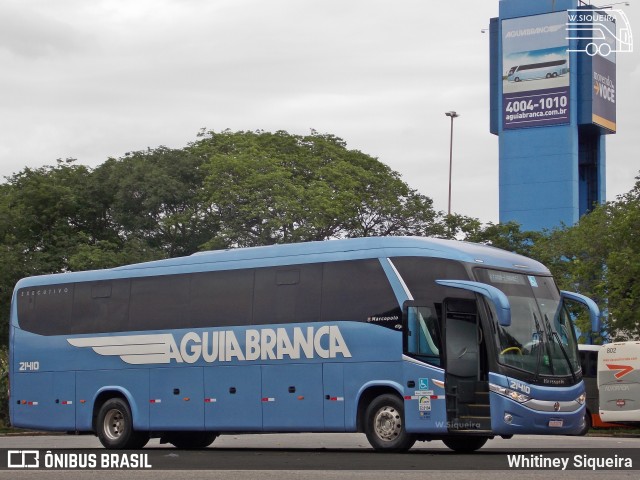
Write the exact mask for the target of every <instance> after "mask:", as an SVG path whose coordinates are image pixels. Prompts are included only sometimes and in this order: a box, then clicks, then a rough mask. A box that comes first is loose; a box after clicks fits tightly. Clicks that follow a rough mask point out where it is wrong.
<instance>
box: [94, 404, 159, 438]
mask: <svg viewBox="0 0 640 480" xmlns="http://www.w3.org/2000/svg"><path fill="white" fill-rule="evenodd" d="M96 435H97V436H98V439H99V440H100V443H102V445H103V446H104V447H105V448H109V449H117V450H129V449H138V448H142V447H144V446H145V445H146V444H147V442H148V441H149V434H148V433H147V432H138V431H136V430H134V429H133V416H132V415H131V409H130V408H129V404H128V403H127V402H126V401H125V400H124V399H122V398H111V399H109V400H107V401H106V402H104V404H103V405H102V406H101V407H100V410H99V411H98V417H97V421H96Z"/></svg>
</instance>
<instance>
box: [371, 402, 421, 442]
mask: <svg viewBox="0 0 640 480" xmlns="http://www.w3.org/2000/svg"><path fill="white" fill-rule="evenodd" d="M365 418H366V425H365V433H366V435H367V440H369V443H370V444H371V446H372V447H373V448H374V449H376V450H378V451H384V452H404V451H407V450H409V449H410V448H411V447H412V446H413V444H414V443H415V442H416V439H415V437H414V436H413V435H411V434H409V433H407V431H406V429H405V425H404V403H403V401H402V400H401V399H400V398H399V397H397V396H396V395H393V394H385V395H380V396H379V397H376V398H375V399H374V400H373V401H372V402H371V403H370V404H369V406H368V407H367V411H366V414H365Z"/></svg>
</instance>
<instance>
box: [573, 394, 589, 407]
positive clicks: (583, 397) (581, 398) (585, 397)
mask: <svg viewBox="0 0 640 480" xmlns="http://www.w3.org/2000/svg"><path fill="white" fill-rule="evenodd" d="M586 400H587V394H586V393H583V394H582V395H580V396H579V397H578V398H576V402H578V403H579V404H580V405H584V402H585V401H586Z"/></svg>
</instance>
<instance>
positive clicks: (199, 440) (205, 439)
mask: <svg viewBox="0 0 640 480" xmlns="http://www.w3.org/2000/svg"><path fill="white" fill-rule="evenodd" d="M217 436H218V434H217V433H213V432H172V433H170V434H168V435H167V441H168V442H169V443H170V444H172V445H173V446H174V447H176V448H179V449H180V450H199V449H201V448H207V447H208V446H209V445H211V444H212V443H213V441H214V440H215V439H216V437H217Z"/></svg>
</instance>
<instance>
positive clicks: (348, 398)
mask: <svg viewBox="0 0 640 480" xmlns="http://www.w3.org/2000/svg"><path fill="white" fill-rule="evenodd" d="M401 379H402V362H400V361H398V362H365V363H347V364H345V365H344V396H345V406H344V417H345V431H347V432H355V431H356V430H357V419H358V402H359V400H360V396H361V394H362V393H363V392H364V391H365V390H366V389H367V388H370V387H372V388H373V387H390V388H391V389H393V390H395V391H397V392H398V395H399V396H402V393H403V389H402V385H401V384H400V383H399V382H400V381H401ZM364 407H365V408H366V405H365V406H364Z"/></svg>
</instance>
